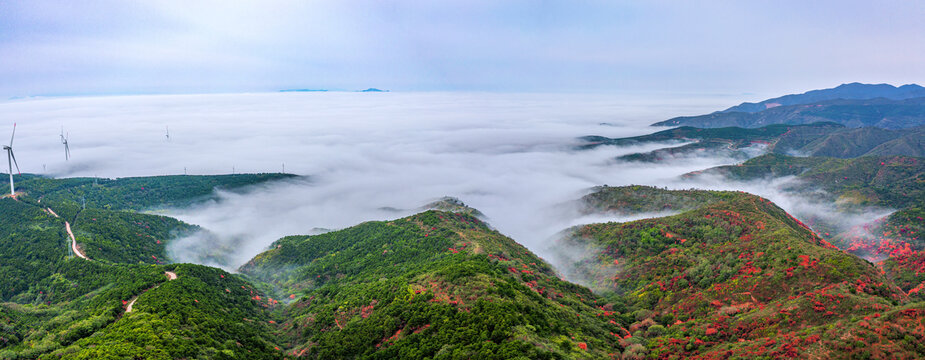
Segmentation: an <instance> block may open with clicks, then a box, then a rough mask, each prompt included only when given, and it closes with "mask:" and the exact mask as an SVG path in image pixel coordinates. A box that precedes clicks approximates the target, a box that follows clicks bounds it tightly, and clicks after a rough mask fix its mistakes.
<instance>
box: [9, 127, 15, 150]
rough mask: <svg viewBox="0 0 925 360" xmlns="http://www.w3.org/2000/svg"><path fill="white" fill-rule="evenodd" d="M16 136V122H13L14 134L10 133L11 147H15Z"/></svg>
mask: <svg viewBox="0 0 925 360" xmlns="http://www.w3.org/2000/svg"><path fill="white" fill-rule="evenodd" d="M14 136H16V123H13V135H10V147H13V137H14Z"/></svg>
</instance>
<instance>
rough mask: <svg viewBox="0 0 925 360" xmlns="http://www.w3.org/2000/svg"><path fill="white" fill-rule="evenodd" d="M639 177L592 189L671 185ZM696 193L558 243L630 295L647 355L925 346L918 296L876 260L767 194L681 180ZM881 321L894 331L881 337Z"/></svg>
mask: <svg viewBox="0 0 925 360" xmlns="http://www.w3.org/2000/svg"><path fill="white" fill-rule="evenodd" d="M636 188H637V187H627V188H610V189H605V190H604V191H606V192H607V194H606V195H603V196H594V197H592V198H588V199H589V200H590V202H591V203H602V202H603V203H608V202H610V203H612V204H613V205H614V206H615V207H617V208H619V207H620V205H619V204H623V203H628V202H636V203H647V202H651V203H652V204H653V205H655V206H660V205H662V204H664V203H665V202H666V201H667V202H669V203H670V202H671V201H672V200H673V199H672V193H673V191H670V190H660V189H654V188H645V187H642V190H643V191H641V192H639V194H638V195H636V194H635V191H629V190H633V189H636ZM656 194H657V195H658V196H657V198H656V196H653V195H656ZM692 197H699V198H701V199H707V200H709V201H706V202H705V203H704V204H703V205H702V206H700V207H698V208H697V209H695V210H691V211H687V212H684V213H681V214H679V215H675V216H670V217H664V218H654V219H647V220H639V221H634V222H629V223H606V224H593V225H587V226H579V227H576V228H574V229H572V230H570V231H569V232H568V233H567V236H566V237H565V238H564V239H563V240H561V243H560V244H559V245H558V246H560V247H569V248H574V247H585V248H586V249H588V251H587V253H588V254H590V255H589V256H587V257H584V258H581V259H579V260H578V261H575V262H574V264H573V266H574V267H573V268H572V271H573V273H572V274H571V276H572V277H574V278H578V279H584V280H583V281H584V282H585V283H587V284H589V285H590V286H592V288H594V289H596V291H597V292H598V293H601V294H603V295H604V296H605V297H607V296H608V295H607V294H614V295H610V297H613V296H620V297H621V298H623V299H625V300H626V306H627V308H628V309H629V310H632V311H634V315H635V316H634V320H635V322H634V323H633V324H631V325H630V327H629V330H630V331H632V332H633V334H634V335H633V338H636V342H638V343H640V344H643V345H645V347H646V348H647V349H648V351H650V355H651V356H655V357H659V358H662V357H664V358H715V357H730V356H732V357H737V356H742V357H744V356H748V357H759V358H760V357H763V356H769V357H801V356H803V355H806V354H808V353H813V354H816V356H820V357H822V358H846V357H852V356H861V357H863V356H874V357H884V356H897V357H916V356H918V355H917V354H921V353H922V351H923V350H925V349H923V348H922V347H921V343H920V342H921V340H922V339H923V337H925V332H923V331H921V329H915V327H914V326H910V324H915V323H917V322H919V321H922V319H923V318H925V311H922V310H921V309H922V306H923V305H922V303H915V302H914V299H910V298H909V296H908V295H907V294H906V293H905V292H904V291H903V290H901V289H899V288H898V287H896V286H895V285H894V284H893V283H892V282H891V281H890V279H888V278H886V277H885V276H883V275H881V271H880V270H879V269H878V268H876V267H875V266H873V265H872V264H870V263H868V262H866V261H864V260H862V259H860V258H857V257H855V256H853V255H850V254H846V253H844V252H842V251H840V250H839V249H837V248H835V247H834V246H832V245H830V244H828V243H827V242H826V241H825V240H823V239H822V238H820V237H818V236H817V235H816V234H814V233H813V232H812V231H811V230H810V229H808V228H807V227H806V226H805V225H804V224H802V223H801V222H799V221H797V220H796V219H794V218H792V217H791V216H790V215H789V214H787V213H786V212H784V211H783V210H781V209H780V208H778V207H776V206H775V205H773V204H772V203H770V202H769V201H767V200H765V199H763V198H760V197H757V196H754V195H749V194H744V193H729V192H724V193H713V192H708V191H686V192H680V193H679V194H677V197H676V199H677V200H681V201H682V203H683V202H686V201H687V200H688V199H690V198H692ZM632 198H636V199H632ZM602 199H603V200H602ZM650 199H651V201H650ZM597 207H598V208H600V207H601V206H600V204H599V205H597ZM605 208H607V207H606V206H605ZM573 260H574V259H573ZM882 317H886V318H888V319H889V320H885V319H881V318H882ZM892 322H897V323H902V324H903V325H902V326H893V325H891V323H892ZM883 327H885V328H887V329H889V330H887V331H888V332H891V334H892V335H890V336H881V334H882V332H881V330H878V329H879V328H883ZM893 336H899V339H900V340H899V341H893V340H891V339H893V338H894V337H893ZM801 354H803V355H801Z"/></svg>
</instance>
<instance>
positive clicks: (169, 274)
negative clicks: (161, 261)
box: [125, 271, 177, 313]
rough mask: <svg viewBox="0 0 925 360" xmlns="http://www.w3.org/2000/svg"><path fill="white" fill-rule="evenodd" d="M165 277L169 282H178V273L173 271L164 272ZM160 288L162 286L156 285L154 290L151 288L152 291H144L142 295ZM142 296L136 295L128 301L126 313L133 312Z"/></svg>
mask: <svg viewBox="0 0 925 360" xmlns="http://www.w3.org/2000/svg"><path fill="white" fill-rule="evenodd" d="M164 275H167V281H171V280H176V279H177V273H175V272H173V271H165V272H164ZM159 286H161V284H157V285H155V286H154V287H152V288H150V289H147V290H145V291H142V292H141V294H144V293H145V292H148V291H151V290H154V289H157V288H158V287H159ZM141 294H138V295H135V297H133V298H132V299H131V300H129V301H128V305H126V306H125V312H126V313H130V312H132V307H133V306H134V305H135V301H138V297H139V296H141Z"/></svg>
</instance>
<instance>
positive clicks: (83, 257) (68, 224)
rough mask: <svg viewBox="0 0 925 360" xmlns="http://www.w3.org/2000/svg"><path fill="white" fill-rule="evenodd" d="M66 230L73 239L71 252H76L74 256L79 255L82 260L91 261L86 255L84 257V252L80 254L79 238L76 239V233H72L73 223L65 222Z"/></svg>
mask: <svg viewBox="0 0 925 360" xmlns="http://www.w3.org/2000/svg"><path fill="white" fill-rule="evenodd" d="M55 216H57V215H55ZM64 229H65V230H67V235H68V236H70V237H71V250H74V254H77V256H79V257H80V258H82V259H84V260H90V258H88V257H87V256H86V255H84V254H83V253H82V252H80V249H79V248H77V238H75V237H74V233H73V232H71V223H69V222H67V221H65V222H64Z"/></svg>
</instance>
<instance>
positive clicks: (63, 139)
mask: <svg viewBox="0 0 925 360" xmlns="http://www.w3.org/2000/svg"><path fill="white" fill-rule="evenodd" d="M70 137H71V133H70V132H68V133H67V136H64V127H63V126H62V127H61V143H62V144H64V161H67V160H68V159H70V158H71V148H70V147H68V146H67V139H69V138H70Z"/></svg>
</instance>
